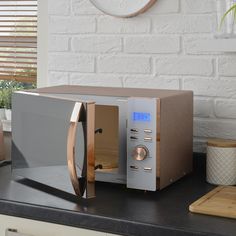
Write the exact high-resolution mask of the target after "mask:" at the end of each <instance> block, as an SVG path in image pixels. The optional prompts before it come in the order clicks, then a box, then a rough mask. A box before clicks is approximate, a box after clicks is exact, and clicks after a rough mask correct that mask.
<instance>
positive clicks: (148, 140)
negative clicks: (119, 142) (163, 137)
mask: <svg viewBox="0 0 236 236" xmlns="http://www.w3.org/2000/svg"><path fill="white" fill-rule="evenodd" d="M144 141H146V142H151V141H152V138H151V137H146V138H144Z"/></svg>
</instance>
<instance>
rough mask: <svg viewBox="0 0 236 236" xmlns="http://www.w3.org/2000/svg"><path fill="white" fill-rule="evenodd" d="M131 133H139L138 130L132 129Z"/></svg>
mask: <svg viewBox="0 0 236 236" xmlns="http://www.w3.org/2000/svg"><path fill="white" fill-rule="evenodd" d="M130 131H131V132H134V133H138V129H130Z"/></svg>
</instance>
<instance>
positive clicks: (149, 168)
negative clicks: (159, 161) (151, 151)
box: [143, 167, 152, 171]
mask: <svg viewBox="0 0 236 236" xmlns="http://www.w3.org/2000/svg"><path fill="white" fill-rule="evenodd" d="M143 169H144V170H145V171H151V170H152V168H151V167H144V168H143Z"/></svg>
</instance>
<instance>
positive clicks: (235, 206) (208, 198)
mask: <svg viewBox="0 0 236 236" xmlns="http://www.w3.org/2000/svg"><path fill="white" fill-rule="evenodd" d="M189 210H190V211H191V212H195V213H201V214H207V215H214V216H223V217H229V218H234V219H236V187H232V186H219V187H217V188H215V189H214V190H212V191H211V192H209V193H207V194H206V195H204V196H203V197H201V198H200V199H198V200H197V201H196V202H194V203H192V204H191V205H190V206H189Z"/></svg>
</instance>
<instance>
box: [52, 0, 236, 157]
mask: <svg viewBox="0 0 236 236" xmlns="http://www.w3.org/2000/svg"><path fill="white" fill-rule="evenodd" d="M48 2H49V5H48V6H49V9H48V12H49V18H48V21H49V52H48V58H49V59H48V68H49V71H48V76H49V82H50V84H51V85H57V84H82V85H97V86H115V87H142V88H143V87H146V88H163V89H165V88H167V89H190V90H193V91H194V93H195V99H194V116H195V119H194V151H199V152H202V151H205V147H206V139H207V138H208V137H218V138H233V139H236V54H235V53H229V54H227V53H222V52H214V51H212V52H204V48H205V49H208V48H211V47H212V44H211V43H210V42H211V39H213V26H214V24H215V18H214V14H215V0H158V1H157V2H156V4H155V5H154V6H153V7H152V8H151V9H150V10H149V11H147V12H146V13H144V14H142V15H140V16H137V17H134V18H129V19H120V18H116V17H111V16H107V15H105V14H103V13H102V12H100V11H99V10H97V9H96V8H95V7H94V6H93V5H92V4H91V3H90V1H88V0H48ZM225 43H227V41H225ZM213 46H214V45H213Z"/></svg>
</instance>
